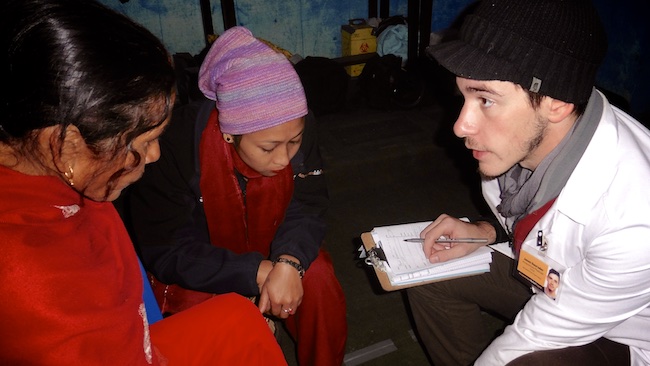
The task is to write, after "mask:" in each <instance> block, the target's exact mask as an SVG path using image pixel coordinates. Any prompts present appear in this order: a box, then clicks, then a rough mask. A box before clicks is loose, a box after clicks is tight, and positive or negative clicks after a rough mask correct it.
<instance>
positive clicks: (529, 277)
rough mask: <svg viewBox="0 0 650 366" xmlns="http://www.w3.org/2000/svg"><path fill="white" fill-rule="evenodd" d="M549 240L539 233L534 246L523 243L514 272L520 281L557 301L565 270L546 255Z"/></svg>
mask: <svg viewBox="0 0 650 366" xmlns="http://www.w3.org/2000/svg"><path fill="white" fill-rule="evenodd" d="M550 240H551V239H550V238H547V237H545V236H544V235H543V233H542V232H541V231H539V232H538V237H537V242H536V244H537V245H536V246H533V245H530V244H526V243H524V245H522V247H521V251H520V252H519V260H518V261H517V270H516V271H517V274H518V275H519V276H517V277H518V278H519V279H520V280H524V281H525V282H526V283H527V284H529V285H531V286H533V287H534V288H536V289H537V290H538V292H543V293H544V294H545V295H546V296H548V297H549V298H551V299H552V300H554V301H557V300H558V299H559V296H560V292H561V288H562V285H561V284H562V280H561V279H562V274H563V273H564V270H565V268H564V266H562V265H560V264H559V263H558V262H556V261H554V260H553V259H552V258H550V257H549V256H548V255H547V250H548V247H549V246H550V245H552V243H550Z"/></svg>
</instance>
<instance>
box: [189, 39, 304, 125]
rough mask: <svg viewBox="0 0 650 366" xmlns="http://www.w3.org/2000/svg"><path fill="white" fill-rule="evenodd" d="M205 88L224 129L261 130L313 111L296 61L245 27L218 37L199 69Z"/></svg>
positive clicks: (201, 86)
mask: <svg viewBox="0 0 650 366" xmlns="http://www.w3.org/2000/svg"><path fill="white" fill-rule="evenodd" d="M199 89H200V90H201V92H203V95H205V96H206V98H208V99H211V100H214V101H216V106H217V109H218V110H219V126H220V128H221V132H223V133H230V134H233V135H242V134H246V133H251V132H255V131H260V130H264V129H267V128H271V127H274V126H277V125H279V124H282V123H285V122H288V121H290V120H293V119H296V118H300V117H303V116H305V115H306V114H307V99H306V98H305V91H304V89H303V86H302V84H301V82H300V78H299V77H298V74H297V73H296V71H295V69H294V67H293V65H292V64H291V62H289V60H288V59H287V58H286V57H285V56H284V55H282V54H281V53H278V52H276V51H274V50H272V49H271V48H270V47H269V46H267V45H266V44H264V43H263V42H261V41H259V40H258V39H257V38H255V37H254V36H253V34H252V33H251V32H250V31H249V30H248V29H246V28H244V27H232V28H230V29H228V30H226V31H225V32H224V33H223V34H221V35H220V36H219V37H218V38H217V39H216V41H214V43H213V44H212V46H211V47H210V50H209V51H208V54H207V55H206V57H205V60H204V61H203V63H202V64H201V68H200V70H199Z"/></svg>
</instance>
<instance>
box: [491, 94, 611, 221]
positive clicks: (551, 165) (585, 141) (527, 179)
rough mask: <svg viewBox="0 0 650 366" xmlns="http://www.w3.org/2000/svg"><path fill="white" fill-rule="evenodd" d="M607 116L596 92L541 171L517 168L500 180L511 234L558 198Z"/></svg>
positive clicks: (503, 212) (502, 209) (501, 209)
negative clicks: (514, 228) (548, 203)
mask: <svg viewBox="0 0 650 366" xmlns="http://www.w3.org/2000/svg"><path fill="white" fill-rule="evenodd" d="M602 112H603V99H602V96H601V95H600V94H599V93H597V92H596V90H595V89H594V90H593V91H592V92H591V96H590V97H589V102H588V103H587V108H586V110H585V113H584V114H583V115H582V116H581V117H580V118H578V120H577V121H576V123H574V125H573V127H572V128H571V130H570V131H569V133H567V135H566V136H565V137H564V138H563V139H562V141H561V142H560V143H559V144H558V146H556V147H555V149H553V151H551V152H550V153H549V154H548V155H547V156H546V157H545V158H544V160H542V162H541V163H540V164H539V166H538V167H537V169H535V170H534V171H530V170H528V169H525V168H522V167H521V165H519V164H516V165H515V166H513V167H512V168H510V170H508V171H507V172H505V173H504V174H502V175H500V176H499V177H498V178H497V181H498V182H499V187H500V189H501V204H499V206H497V210H498V211H499V213H500V214H501V215H503V216H504V217H505V218H506V224H507V226H508V230H509V231H510V232H512V229H513V227H514V225H515V224H516V223H517V222H518V221H519V220H520V219H521V218H523V217H524V216H526V215H527V214H529V213H531V212H534V211H535V210H537V209H538V208H540V207H542V206H543V205H544V204H545V203H546V202H548V201H550V200H552V199H554V198H556V197H557V196H558V195H559V194H560V191H562V188H564V185H565V184H566V182H567V180H568V179H569V176H571V173H573V169H575V167H576V165H577V164H578V161H580V158H582V154H583V153H584V152H585V149H587V145H589V142H590V141H591V138H592V136H593V135H594V132H595V131H596V127H598V123H599V121H600V116H601V115H602Z"/></svg>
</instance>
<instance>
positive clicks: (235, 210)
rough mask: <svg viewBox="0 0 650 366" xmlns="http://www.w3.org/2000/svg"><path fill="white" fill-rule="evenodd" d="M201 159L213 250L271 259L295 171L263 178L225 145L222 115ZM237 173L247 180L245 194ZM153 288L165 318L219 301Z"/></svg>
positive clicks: (212, 125)
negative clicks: (166, 314) (167, 314)
mask: <svg viewBox="0 0 650 366" xmlns="http://www.w3.org/2000/svg"><path fill="white" fill-rule="evenodd" d="M199 158H200V164H201V180H200V187H201V193H202V195H203V208H204V211H205V215H206V218H207V222H208V230H209V232H210V241H211V242H212V244H213V245H215V246H218V247H221V248H226V249H229V250H231V251H233V252H235V253H238V254H240V253H246V252H253V251H255V252H259V253H262V255H264V256H265V257H267V256H268V255H269V253H270V249H271V241H272V240H273V237H274V236H275V232H276V231H277V229H278V226H280V224H281V223H282V221H283V220H284V215H285V212H286V210H287V207H288V206H289V201H290V200H291V195H292V194H293V171H292V169H291V165H288V166H287V167H286V168H285V169H283V170H282V171H280V172H278V174H277V175H275V176H273V177H265V176H262V175H261V174H260V173H258V172H257V171H255V170H253V169H252V168H251V167H249V166H248V165H246V163H244V162H243V161H242V160H241V158H240V157H239V154H237V152H236V151H235V147H234V144H229V143H227V142H226V141H224V139H223V135H222V133H221V131H220V129H219V121H218V113H217V111H216V110H214V111H213V112H212V114H211V115H210V119H209V120H208V124H207V126H206V128H205V130H204V131H203V134H202V135H201V144H200V146H199ZM235 171H237V172H239V173H240V174H242V175H243V176H244V177H245V178H246V179H247V184H246V192H245V194H244V193H243V192H242V190H241V188H240V186H239V181H238V179H237V175H236V173H235ZM152 287H153V289H154V293H155V295H156V298H157V299H158V303H159V304H160V307H161V310H162V312H163V313H172V314H173V313H176V312H179V311H182V310H184V309H187V308H188V307H191V306H193V305H196V304H198V303H200V302H203V301H205V300H207V299H209V298H210V297H212V296H214V295H213V294H209V293H205V292H199V291H192V290H187V289H183V288H181V287H180V286H177V285H165V284H163V283H161V282H159V281H157V280H156V279H155V278H152Z"/></svg>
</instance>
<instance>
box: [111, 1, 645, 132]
mask: <svg viewBox="0 0 650 366" xmlns="http://www.w3.org/2000/svg"><path fill="white" fill-rule="evenodd" d="M100 1H101V2H102V3H104V4H106V5H108V6H109V7H111V8H114V9H116V10H118V11H120V12H122V13H124V14H126V15H128V16H130V17H131V18H133V19H135V20H136V21H138V22H140V23H141V24H143V25H144V26H145V27H147V28H148V29H150V30H151V31H152V32H153V33H154V34H156V35H157V36H158V37H159V38H160V39H161V40H162V41H163V42H164V43H165V45H166V46H167V47H168V48H169V50H170V52H172V53H178V52H187V53H189V54H192V55H194V54H197V53H199V52H200V51H201V50H202V49H203V48H204V47H205V35H204V28H203V23H202V18H201V16H202V14H201V7H200V1H199V0H194V1H187V0H100ZM414 1H415V3H419V1H425V0H389V1H388V3H389V9H388V10H389V15H408V9H409V2H411V4H413V2H414ZM521 1H530V0H521ZM593 1H594V4H595V5H596V7H597V8H598V11H599V13H600V14H601V17H602V19H603V23H604V24H605V27H606V28H607V31H608V36H609V51H608V54H607V57H606V60H605V62H604V64H603V66H602V67H601V70H600V72H599V76H598V86H599V87H602V88H604V89H606V90H608V91H611V92H613V93H615V94H616V95H618V96H620V100H619V104H621V105H623V106H624V107H627V108H628V109H629V111H630V112H631V114H633V115H634V116H635V117H637V118H639V119H642V120H644V121H645V122H646V124H647V122H648V120H649V117H648V116H649V114H650V108H649V107H648V104H649V103H648V101H650V74H649V73H650V71H648V67H647V66H648V65H650V51H649V47H648V45H649V44H650V27H649V26H648V25H647V22H648V19H647V18H648V15H647V11H646V6H645V5H644V1H638V0H616V1H614V0H593ZM473 2H474V1H473V0H433V6H432V12H431V31H432V32H436V33H437V32H441V31H444V30H445V29H446V28H448V27H449V26H450V25H451V24H452V23H453V22H454V20H455V19H456V17H457V16H458V14H459V13H461V12H462V11H463V10H464V9H465V8H466V7H467V6H468V5H469V4H471V3H473ZM221 6H222V4H221V1H219V0H212V1H210V13H211V19H212V22H213V26H214V31H215V32H216V33H221V32H222V31H223V30H224V22H223V14H222V11H221ZM234 7H235V13H236V20H237V24H238V25H244V26H246V27H248V28H250V29H251V30H252V31H253V33H254V34H255V35H256V36H258V37H261V38H264V39H266V40H269V41H271V42H273V43H274V44H276V45H278V46H280V47H282V48H284V49H286V50H288V51H290V52H292V53H297V54H300V55H302V56H303V57H304V56H322V57H329V58H334V57H339V56H341V34H340V27H341V25H342V24H346V23H347V22H348V20H349V19H354V18H367V17H368V7H369V3H368V2H367V1H361V0H236V1H234Z"/></svg>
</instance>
